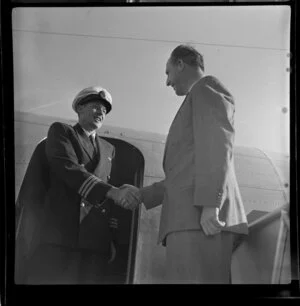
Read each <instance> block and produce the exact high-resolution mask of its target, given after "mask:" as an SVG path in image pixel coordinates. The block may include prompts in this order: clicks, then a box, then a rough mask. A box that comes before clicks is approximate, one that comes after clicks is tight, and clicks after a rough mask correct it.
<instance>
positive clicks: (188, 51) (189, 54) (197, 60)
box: [170, 45, 204, 71]
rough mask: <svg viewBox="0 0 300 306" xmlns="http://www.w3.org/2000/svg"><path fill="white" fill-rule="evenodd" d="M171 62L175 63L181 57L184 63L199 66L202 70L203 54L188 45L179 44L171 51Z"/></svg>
mask: <svg viewBox="0 0 300 306" xmlns="http://www.w3.org/2000/svg"><path fill="white" fill-rule="evenodd" d="M170 58H171V62H172V63H176V62H177V61H178V60H179V59H181V60H182V61H183V62H184V63H186V64H188V65H190V66H193V67H200V68H201V69H202V71H204V60H203V55H202V54H201V53H200V52H198V51H197V50H196V49H195V48H194V47H192V46H190V45H179V46H178V47H176V48H175V49H174V50H173V51H172V53H171V57H170Z"/></svg>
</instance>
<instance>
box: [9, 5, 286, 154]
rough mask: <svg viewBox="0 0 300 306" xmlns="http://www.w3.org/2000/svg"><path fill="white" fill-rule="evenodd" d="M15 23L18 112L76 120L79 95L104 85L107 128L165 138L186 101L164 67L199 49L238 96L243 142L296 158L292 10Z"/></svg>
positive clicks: (109, 12) (95, 14) (83, 16)
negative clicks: (292, 152) (292, 147)
mask: <svg viewBox="0 0 300 306" xmlns="http://www.w3.org/2000/svg"><path fill="white" fill-rule="evenodd" d="M12 25H13V26H12V28H13V61H14V63H13V64H14V87H15V92H14V103H15V104H14V105H15V106H14V107H15V111H22V112H29V113H33V114H38V115H47V116H54V117H58V118H64V119H73V120H76V118H77V115H76V113H74V112H73V110H72V108H71V104H72V100H73V99H74V97H75V95H76V94H77V93H78V92H79V91H80V90H81V89H83V88H84V87H87V86H91V85H100V86H103V87H105V88H106V89H107V90H109V91H110V93H111V94H112V98H113V110H112V112H111V113H110V114H109V115H108V116H107V117H106V121H105V125H108V126H109V125H110V126H118V127H121V128H130V129H135V130H139V131H149V132H155V133H160V134H164V135H166V134H167V133H168V130H169V127H170V125H171V123H172V120H173V118H174V116H175V114H176V112H177V110H178V108H179V107H180V104H181V103H182V101H183V97H177V96H176V95H175V93H174V91H173V89H172V88H170V87H167V86H166V75H165V64H166V61H167V59H168V57H169V55H170V53H171V51H172V50H173V49H174V48H175V47H176V46H177V45H178V44H180V43H191V44H193V45H194V46H195V47H196V48H197V49H198V50H199V51H200V52H201V53H202V54H203V56H204V63H205V73H206V74H207V75H214V76H215V77H217V78H218V79H219V80H220V81H221V82H222V83H223V84H224V85H225V86H226V87H227V88H228V89H229V91H230V92H231V93H232V94H233V96H234V97H235V103H236V112H235V129H236V137H235V142H236V145H242V146H252V147H257V148H260V149H263V150H267V151H273V152H280V153H286V154H289V73H288V72H287V68H289V48H290V45H289V44H290V9H289V7H288V6H251V7H250V6H247V7H245V6H244V7H201V6H193V7H184V6H183V7H178V6H176V7H171V6H165V7H99V8H97V7H93V8H89V7H86V8H85V7H81V8H17V9H15V10H14V11H13V14H12ZM284 107H285V108H286V109H287V112H285V113H284V112H283V111H282V109H283V108H284Z"/></svg>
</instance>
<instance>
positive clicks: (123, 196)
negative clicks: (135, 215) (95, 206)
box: [106, 184, 142, 210]
mask: <svg viewBox="0 0 300 306" xmlns="http://www.w3.org/2000/svg"><path fill="white" fill-rule="evenodd" d="M106 197H107V198H109V199H112V200H113V201H114V202H115V203H116V204H117V205H119V206H121V207H123V208H125V209H130V210H134V209H136V208H137V207H138V205H140V204H141V203H142V195H141V193H140V190H139V189H138V188H137V187H135V186H133V185H129V184H124V185H122V186H121V187H119V188H116V187H112V188H111V189H110V190H109V191H108V192H107V194H106Z"/></svg>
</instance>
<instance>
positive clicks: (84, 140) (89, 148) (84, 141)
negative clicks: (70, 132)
mask: <svg viewBox="0 0 300 306" xmlns="http://www.w3.org/2000/svg"><path fill="white" fill-rule="evenodd" d="M74 130H75V131H76V133H77V136H78V140H79V142H80V143H81V145H82V147H83V149H84V151H85V152H86V153H87V155H88V156H89V158H90V159H93V154H94V148H93V145H92V144H91V142H90V140H89V138H88V137H87V135H86V134H85V132H84V130H83V129H82V128H81V126H80V124H78V123H77V124H76V125H75V126H74Z"/></svg>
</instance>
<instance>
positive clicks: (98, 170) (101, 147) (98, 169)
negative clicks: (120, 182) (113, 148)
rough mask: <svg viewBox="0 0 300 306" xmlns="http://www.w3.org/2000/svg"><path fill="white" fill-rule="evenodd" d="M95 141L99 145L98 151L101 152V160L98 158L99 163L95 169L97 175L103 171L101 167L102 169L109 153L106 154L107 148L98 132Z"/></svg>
mask: <svg viewBox="0 0 300 306" xmlns="http://www.w3.org/2000/svg"><path fill="white" fill-rule="evenodd" d="M95 141H96V145H97V149H98V152H99V160H98V164H97V166H96V168H95V170H94V173H95V174H96V175H97V173H99V174H100V173H101V169H102V166H103V165H104V163H105V161H106V159H107V158H108V157H107V154H106V150H105V145H104V144H103V143H102V140H101V138H100V137H99V136H98V135H97V134H96V137H95Z"/></svg>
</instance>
